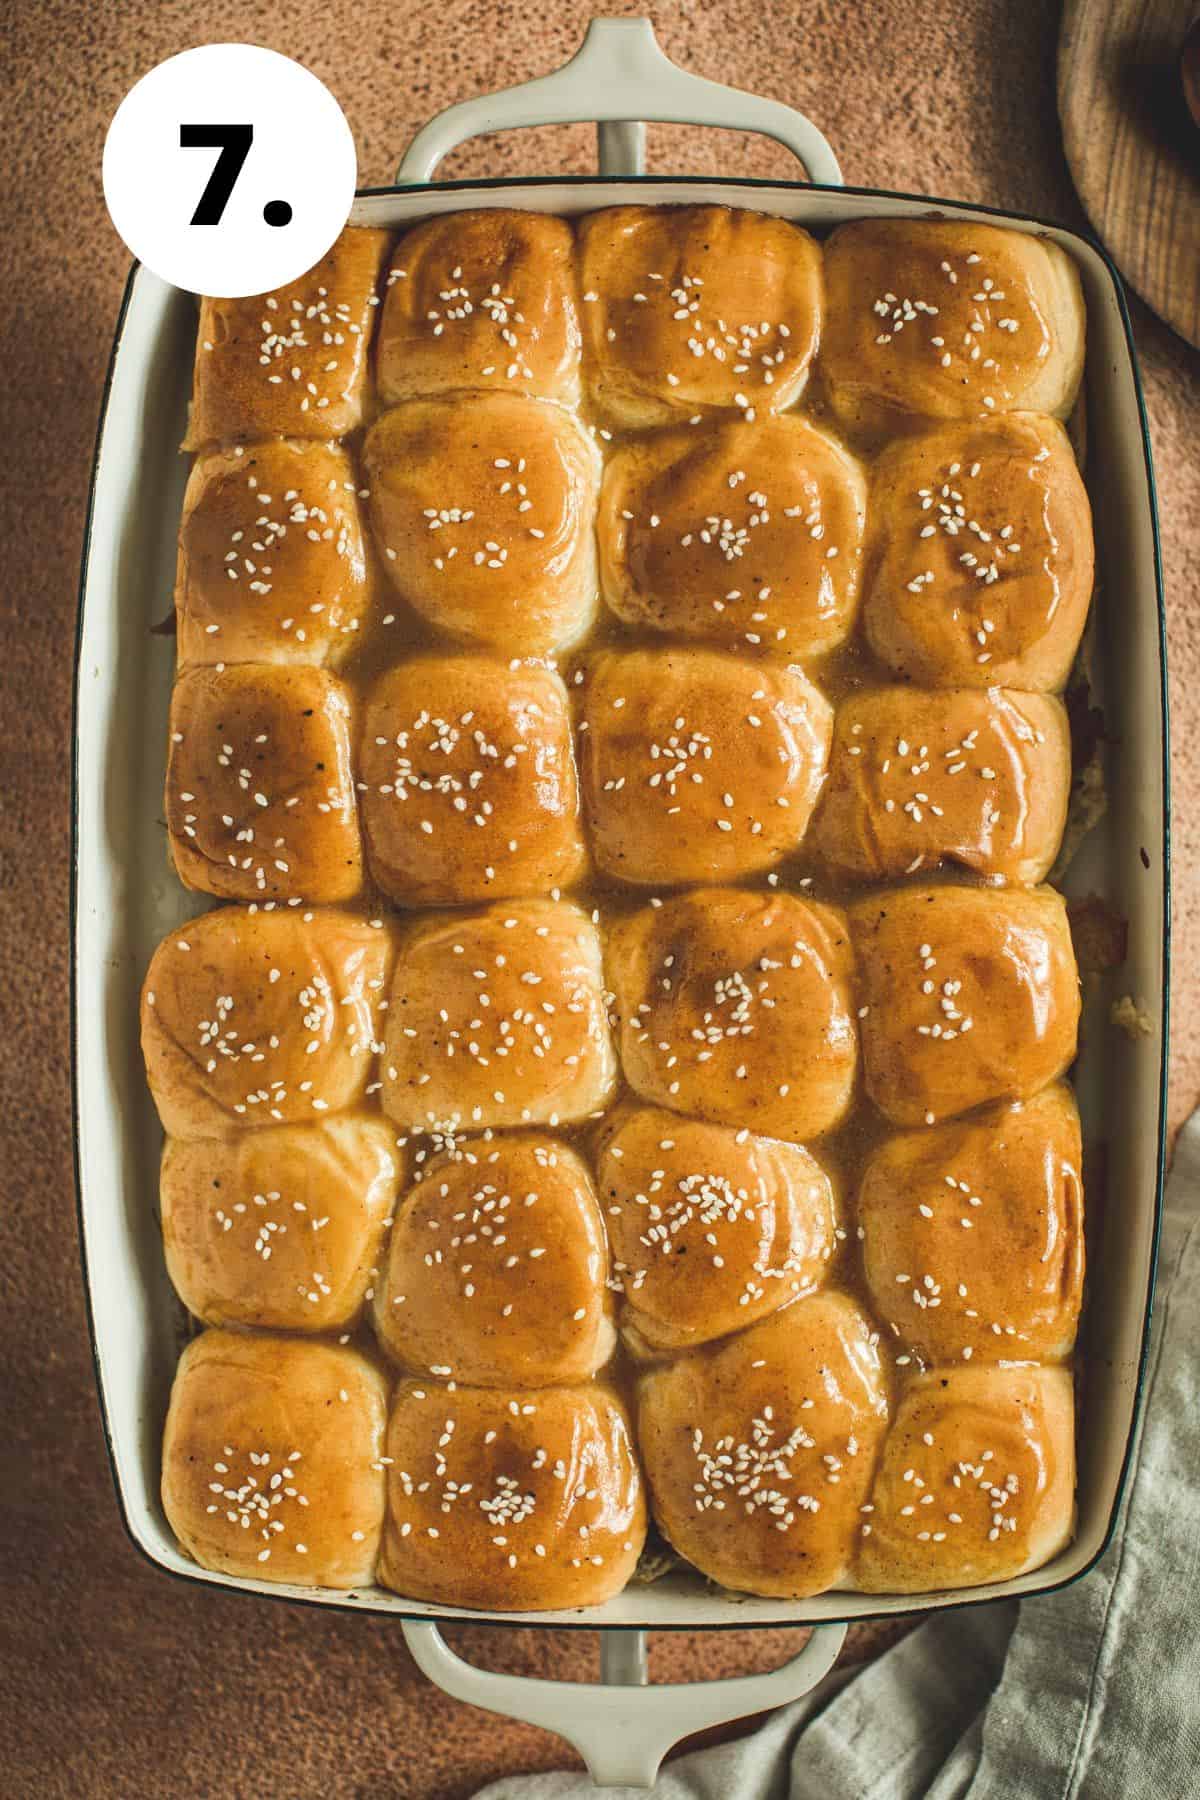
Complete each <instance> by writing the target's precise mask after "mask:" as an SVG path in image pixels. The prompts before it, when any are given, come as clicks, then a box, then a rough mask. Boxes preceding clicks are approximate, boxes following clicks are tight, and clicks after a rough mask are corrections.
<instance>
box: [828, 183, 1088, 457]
mask: <svg viewBox="0 0 1200 1800" xmlns="http://www.w3.org/2000/svg"><path fill="white" fill-rule="evenodd" d="M825 284H826V290H827V313H826V324H825V336H824V342H823V344H822V358H821V361H822V369H823V373H824V376H825V386H826V390H827V392H828V395H829V399H830V402H831V404H832V406H833V410H834V412H835V414H836V415H837V417H838V418H839V419H840V420H841V421H842V423H843V424H844V425H845V426H846V427H847V428H848V429H850V430H852V431H854V432H855V433H857V434H859V435H861V436H864V437H872V438H874V437H880V436H886V435H887V434H888V433H890V432H895V431H898V430H903V429H905V427H906V426H908V425H910V424H911V423H912V422H913V421H914V420H919V419H922V418H927V419H970V418H979V417H981V416H983V415H986V414H988V413H990V412H993V411H995V412H997V413H1002V412H1013V411H1023V412H1040V413H1053V414H1054V415H1055V416H1056V417H1058V418H1062V419H1065V418H1066V417H1067V415H1068V413H1069V412H1070V411H1071V408H1072V407H1073V406H1074V404H1075V396H1076V394H1077V393H1078V391H1079V382H1080V377H1081V375H1082V373H1083V351H1084V333H1085V328H1086V322H1087V321H1086V312H1085V308H1084V302H1083V290H1082V288H1081V287H1080V284H1079V274H1078V271H1077V270H1076V268H1075V264H1074V263H1073V262H1072V261H1071V258H1070V257H1069V256H1068V255H1067V254H1066V252H1065V251H1064V250H1060V249H1059V247H1058V245H1057V244H1054V243H1051V241H1050V239H1049V238H1045V237H1039V236H1035V235H1034V234H1033V233H1032V232H1023V231H1011V230H1007V229H1005V228H1004V227H1001V226H996V225H976V224H959V223H957V222H950V221H935V220H929V219H864V220H861V221H858V222H856V223H854V224H851V225H842V226H840V227H839V228H838V230H836V231H835V232H834V233H833V234H832V236H831V237H830V239H829V241H828V243H827V244H826V246H825Z"/></svg>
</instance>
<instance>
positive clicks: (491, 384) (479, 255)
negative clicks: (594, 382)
mask: <svg viewBox="0 0 1200 1800" xmlns="http://www.w3.org/2000/svg"><path fill="white" fill-rule="evenodd" d="M376 375H377V379H378V383H379V392H380V395H381V397H382V399H383V400H384V401H385V403H386V404H387V405H389V406H390V405H392V404H393V403H394V402H395V401H397V400H411V399H413V398H414V397H419V396H421V395H424V394H444V393H446V392H447V391H448V390H450V389H454V388H504V389H507V390H508V391H509V392H510V393H518V394H538V395H540V396H541V397H542V398H543V399H547V400H559V401H562V402H563V403H564V404H566V405H573V404H575V403H576V402H577V401H578V399H579V311H578V295H577V292H576V284H575V245H574V240H573V239H572V236H571V228H570V226H569V225H568V224H567V222H566V220H565V219H552V218H549V217H547V216H546V215H545V214H543V213H529V212H511V211H508V210H507V209H505V208H503V207H489V208H488V209H487V210H485V211H482V212H460V213H450V214H448V215H447V216H446V217H445V218H442V219H427V220H426V222H425V223H424V224H423V225H418V226H416V228H415V229H414V230H412V231H409V232H406V233H405V235H404V236H403V237H402V238H401V239H400V242H399V243H398V244H397V246H396V248H395V251H394V252H393V254H392V262H391V268H390V270H389V272H388V277H387V291H386V296H385V299H384V303H383V316H382V319H381V321H380V326H379V349H378V352H377V364H376Z"/></svg>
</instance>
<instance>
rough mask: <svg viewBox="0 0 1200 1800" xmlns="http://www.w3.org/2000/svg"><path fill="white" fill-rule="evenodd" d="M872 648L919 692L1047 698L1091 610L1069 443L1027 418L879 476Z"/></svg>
mask: <svg viewBox="0 0 1200 1800" xmlns="http://www.w3.org/2000/svg"><path fill="white" fill-rule="evenodd" d="M870 519H871V529H870V534H869V538H868V544H867V560H866V574H865V577H864V582H863V593H864V603H863V620H864V623H865V625H866V630H867V637H868V639H869V641H870V645H871V648H872V649H873V650H874V652H875V654H876V656H878V657H879V658H880V660H881V661H882V662H885V663H886V664H887V665H888V666H889V668H892V669H894V670H895V671H896V673H897V674H898V675H903V676H904V677H905V679H906V680H908V681H914V682H917V683H918V684H919V685H920V686H922V687H1013V688H1024V689H1027V690H1034V691H1037V692H1042V693H1046V692H1052V691H1053V690H1054V689H1056V688H1061V687H1062V686H1063V685H1064V684H1065V682H1066V679H1067V676H1068V674H1069V672H1070V668H1071V664H1072V662H1073V661H1074V658H1075V652H1076V650H1077V649H1078V647H1079V640H1080V637H1081V636H1082V634H1083V627H1084V624H1085V622H1086V619H1087V611H1088V606H1089V604H1090V602H1091V597H1092V575H1093V558H1094V549H1093V542H1092V513H1091V506H1090V504H1089V502H1088V496H1087V489H1086V488H1085V487H1084V485H1083V478H1082V477H1081V475H1080V473H1079V468H1078V465H1077V464H1076V461H1075V455H1074V452H1073V451H1072V449H1071V444H1070V440H1069V439H1068V437H1067V434H1066V432H1065V431H1064V430H1063V428H1062V426H1061V425H1059V424H1058V423H1057V422H1056V421H1055V420H1053V419H1039V418H1035V417H1034V416H1033V415H1032V414H1030V413H1010V414H1008V415H1007V416H1006V417H1004V418H998V419H983V420H979V421H978V422H976V423H973V424H960V425H947V426H944V427H943V428H942V429H941V430H940V431H931V432H927V433H924V434H922V435H921V436H919V437H912V438H905V439H902V440H901V441H900V442H899V443H895V444H891V445H889V446H888V448H887V449H886V450H885V451H884V453H883V455H882V456H881V457H880V458H879V461H878V463H877V464H876V465H875V473H874V476H873V479H872V483H871V508H870Z"/></svg>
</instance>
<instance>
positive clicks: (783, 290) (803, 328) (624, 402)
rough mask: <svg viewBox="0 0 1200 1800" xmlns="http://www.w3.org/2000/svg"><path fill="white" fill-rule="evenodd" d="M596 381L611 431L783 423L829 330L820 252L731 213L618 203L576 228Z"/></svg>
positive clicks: (806, 241)
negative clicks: (725, 421)
mask: <svg viewBox="0 0 1200 1800" xmlns="http://www.w3.org/2000/svg"><path fill="white" fill-rule="evenodd" d="M579 236H580V254H581V257H582V272H581V277H580V280H581V285H582V288H583V308H582V316H583V332H584V348H585V354H586V357H587V365H586V366H587V376H588V382H589V386H590V390H591V397H592V401H593V403H594V405H595V406H596V407H597V409H598V410H599V411H600V412H601V413H603V415H604V416H605V417H606V418H607V419H608V420H609V421H610V422H611V423H612V424H615V425H622V426H630V427H633V428H634V429H639V428H641V427H642V426H645V425H669V424H671V423H672V421H681V420H683V419H687V418H689V417H691V416H692V415H694V414H696V413H703V412H711V411H725V410H731V409H733V408H735V407H736V408H740V409H742V410H743V411H744V412H745V414H746V416H747V417H748V418H753V417H754V415H755V413H756V412H759V411H761V412H763V413H767V412H782V411H783V409H784V408H785V407H788V406H791V405H792V403H793V401H795V400H797V399H799V397H800V395H801V394H802V393H803V391H804V385H805V382H806V381H807V379H808V372H809V367H810V364H811V363H812V359H813V356H814V355H815V353H816V348H817V342H818V339H819V337H820V332H821V311H822V302H821V285H822V284H821V252H820V250H819V249H818V247H817V245H816V243H815V242H814V241H813V239H812V238H810V237H809V235H808V233H807V232H804V231H801V230H800V229H799V227H798V226H795V225H788V224H786V223H785V222H784V221H783V220H782V219H772V218H767V217H765V216H764V215H763V214H761V213H753V212H740V211H736V210H734V209H733V208H731V207H727V206H671V207H666V206H614V207H611V208H609V209H608V210H607V211H605V212H597V213H592V214H590V215H589V216H588V217H587V218H585V219H584V220H582V221H581V224H580V228H579Z"/></svg>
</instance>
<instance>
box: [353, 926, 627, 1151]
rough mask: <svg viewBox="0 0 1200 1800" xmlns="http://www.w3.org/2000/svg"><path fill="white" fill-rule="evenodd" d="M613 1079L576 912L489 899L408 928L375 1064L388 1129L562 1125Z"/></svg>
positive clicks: (597, 1103) (590, 958) (596, 975)
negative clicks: (391, 1124) (390, 1122)
mask: <svg viewBox="0 0 1200 1800" xmlns="http://www.w3.org/2000/svg"><path fill="white" fill-rule="evenodd" d="M616 1079H617V1059H616V1052H615V1051H614V1049H613V1044H612V1038H611V1034H610V1032H609V1027H608V1016H607V1010H606V1007H605V1000H604V974H603V968H602V964H601V956H600V941H599V938H598V937H597V934H596V927H595V926H594V925H593V923H592V921H591V919H590V918H589V917H588V915H587V914H586V913H585V912H583V911H581V910H580V908H579V907H577V906H572V905H570V904H569V903H568V902H567V901H552V900H519V901H497V902H496V903H495V905H493V906H489V907H485V908H483V909H481V910H479V911H477V912H468V913H464V914H459V915H454V914H443V915H435V916H432V917H429V918H426V919H424V920H422V922H421V923H420V924H418V925H414V926H413V928H412V929H411V930H410V931H409V933H408V934H407V936H406V937H405V939H404V941H403V943H402V945H401V948H400V953H399V956H398V957H397V961H396V974H395V979H394V981H393V983H392V992H391V1000H390V1004H389V1009H388V1016H387V1040H386V1048H385V1052H384V1057H383V1082H384V1085H383V1105H384V1109H385V1111H387V1112H388V1113H389V1114H390V1116H391V1117H392V1118H393V1119H395V1120H396V1121H397V1123H398V1124H400V1125H402V1126H406V1127H409V1128H411V1129H414V1130H416V1129H424V1130H428V1129H430V1128H431V1127H441V1126H443V1125H446V1124H450V1125H451V1126H453V1127H455V1128H457V1129H458V1130H459V1131H470V1130H472V1129H480V1128H483V1127H488V1126H502V1127H506V1126H517V1125H559V1124H570V1123H572V1122H573V1121H578V1120H580V1119H585V1118H587V1117H589V1115H590V1114H592V1113H594V1112H598V1111H600V1110H601V1109H602V1108H603V1107H604V1106H605V1105H606V1104H607V1102H608V1101H609V1099H611V1097H612V1093H613V1089H614V1087H615V1085H616Z"/></svg>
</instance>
